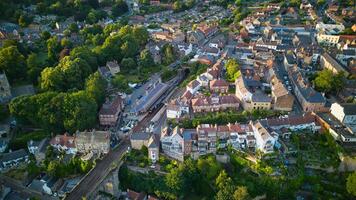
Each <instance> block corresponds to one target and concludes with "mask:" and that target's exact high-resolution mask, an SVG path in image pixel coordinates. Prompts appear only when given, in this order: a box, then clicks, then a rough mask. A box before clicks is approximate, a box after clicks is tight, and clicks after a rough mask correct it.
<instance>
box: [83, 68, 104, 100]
mask: <svg viewBox="0 0 356 200" xmlns="http://www.w3.org/2000/svg"><path fill="white" fill-rule="evenodd" d="M106 87H107V81H106V80H105V79H104V78H102V77H101V76H100V74H99V72H95V73H94V74H91V75H90V76H89V77H88V79H87V80H86V82H85V90H86V91H87V93H88V96H89V97H91V98H93V99H95V101H96V102H97V104H98V105H101V104H103V103H104V101H105V96H106V95H105V91H106Z"/></svg>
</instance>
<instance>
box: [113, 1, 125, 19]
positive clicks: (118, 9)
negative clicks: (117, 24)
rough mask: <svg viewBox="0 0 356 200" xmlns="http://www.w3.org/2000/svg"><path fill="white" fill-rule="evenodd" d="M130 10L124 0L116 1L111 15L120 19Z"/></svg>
mask: <svg viewBox="0 0 356 200" xmlns="http://www.w3.org/2000/svg"><path fill="white" fill-rule="evenodd" d="M128 10H129V8H128V6H127V4H126V2H125V1H123V0H116V3H115V5H114V6H113V7H112V9H111V14H112V15H113V16H114V17H119V16H121V15H123V14H125V13H126V12H127V11H128Z"/></svg>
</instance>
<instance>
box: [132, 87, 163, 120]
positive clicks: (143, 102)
mask: <svg viewBox="0 0 356 200" xmlns="http://www.w3.org/2000/svg"><path fill="white" fill-rule="evenodd" d="M167 90H168V85H167V84H165V83H162V82H161V80H158V81H156V82H155V83H153V84H151V85H149V86H147V88H145V91H146V93H145V95H144V96H143V97H142V98H141V99H140V100H139V102H137V104H136V105H135V106H134V107H133V109H132V110H131V112H132V113H136V114H138V113H144V112H147V111H148V110H149V109H150V108H151V106H152V105H154V104H155V103H156V102H157V100H158V99H159V98H160V97H161V96H162V95H163V94H164V93H165V92H166V91H167Z"/></svg>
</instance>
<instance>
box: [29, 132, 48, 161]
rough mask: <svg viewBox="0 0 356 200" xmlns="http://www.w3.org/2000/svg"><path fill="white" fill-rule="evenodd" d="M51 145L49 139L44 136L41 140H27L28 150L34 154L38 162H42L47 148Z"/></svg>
mask: <svg viewBox="0 0 356 200" xmlns="http://www.w3.org/2000/svg"><path fill="white" fill-rule="evenodd" d="M48 145H49V139H48V138H44V139H43V140H40V141H33V140H30V141H29V142H27V148H28V152H30V153H31V154H33V155H34V156H35V158H36V161H37V162H41V161H42V160H44V159H45V158H46V150H47V147H48Z"/></svg>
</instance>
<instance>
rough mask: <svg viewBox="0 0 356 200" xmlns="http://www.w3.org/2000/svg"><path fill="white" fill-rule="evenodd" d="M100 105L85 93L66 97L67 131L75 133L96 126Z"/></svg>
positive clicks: (65, 125)
mask: <svg viewBox="0 0 356 200" xmlns="http://www.w3.org/2000/svg"><path fill="white" fill-rule="evenodd" d="M97 110H98V105H97V104H96V102H95V100H94V99H93V98H90V97H89V95H88V94H87V93H86V92H85V91H79V92H75V93H71V94H70V95H67V96H65V98H64V104H63V112H64V116H65V118H64V121H63V125H64V128H65V130H69V131H71V132H75V131H76V130H84V129H88V128H92V127H93V126H95V124H96V116H97Z"/></svg>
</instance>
